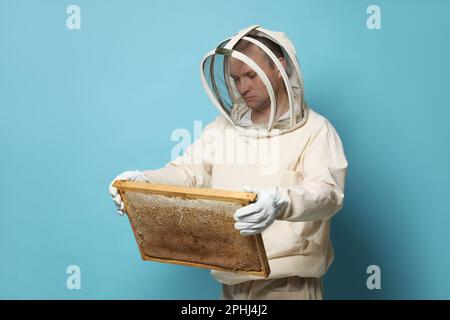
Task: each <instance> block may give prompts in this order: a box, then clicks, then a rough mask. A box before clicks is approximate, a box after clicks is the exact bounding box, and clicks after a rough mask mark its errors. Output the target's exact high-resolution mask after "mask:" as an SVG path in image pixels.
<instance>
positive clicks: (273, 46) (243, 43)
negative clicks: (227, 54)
mask: <svg viewBox="0 0 450 320" xmlns="http://www.w3.org/2000/svg"><path fill="white" fill-rule="evenodd" d="M248 37H249V38H253V39H255V40H258V41H259V42H261V43H263V44H264V45H265V46H266V47H267V48H269V50H270V51H272V53H273V54H274V55H275V57H277V58H284V53H283V49H281V46H280V45H279V44H277V43H275V42H273V41H272V40H270V39H268V38H265V37H260V36H251V35H248ZM251 45H253V46H256V45H255V44H254V43H252V42H250V41H247V40H245V39H241V40H239V41H238V42H237V43H236V45H235V46H234V48H233V49H235V50H238V51H241V52H244V51H245V50H247V49H248V48H249V47H250V46H251ZM257 48H258V49H260V48H259V47H258V46H257ZM260 50H261V49H260ZM261 51H262V50H261ZM263 53H264V58H265V59H266V60H267V61H268V62H269V64H270V66H271V67H272V68H273V67H274V66H275V64H274V62H273V61H272V59H271V58H270V57H269V56H268V55H267V54H266V53H265V52H264V51H263Z"/></svg>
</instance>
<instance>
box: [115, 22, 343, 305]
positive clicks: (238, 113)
mask: <svg viewBox="0 0 450 320" xmlns="http://www.w3.org/2000/svg"><path fill="white" fill-rule="evenodd" d="M201 79H202V82H203V85H204V87H205V90H206V92H207V94H208V96H209V97H210V98H211V100H212V102H213V103H214V105H215V106H216V107H217V108H218V110H219V111H220V115H219V116H218V117H217V118H216V119H215V120H214V121H213V122H211V123H210V124H208V125H207V126H206V127H205V129H204V130H203V132H202V134H201V136H200V137H199V138H198V139H197V140H196V141H195V142H194V143H193V144H192V145H190V146H189V147H187V148H186V150H185V151H184V153H183V155H182V156H180V157H178V158H176V159H174V160H172V161H170V162H169V163H167V165H166V166H165V167H163V168H161V169H158V170H146V171H126V172H124V173H122V174H121V175H119V176H118V177H116V178H115V179H114V180H116V179H118V180H130V181H139V182H151V183H166V184H177V185H183V186H190V187H200V188H215V189H228V190H237V191H242V190H244V191H248V192H255V193H257V200H256V202H255V203H252V204H249V205H247V206H245V207H243V208H240V209H239V210H237V211H236V213H235V215H234V218H235V220H236V223H235V228H236V229H238V230H239V231H240V233H241V234H242V235H243V236H246V235H253V234H258V233H262V237H263V240H264V245H265V248H266V253H267V257H268V261H269V266H270V270H271V273H270V276H269V278H268V279H263V278H260V277H258V276H254V275H243V274H237V273H233V272H224V271H216V270H212V271H211V273H212V275H213V277H214V278H216V279H217V280H218V281H219V282H221V283H222V298H223V299H322V297H323V286H322V276H323V275H324V274H325V273H326V271H327V270H328V268H329V266H330V264H331V262H332V261H333V258H334V252H333V247H332V244H331V241H330V236H329V232H330V224H331V218H332V217H333V216H334V215H335V214H336V213H337V212H338V211H339V210H340V209H341V208H342V206H343V200H344V184H345V177H346V172H347V160H346V157H345V154H344V150H343V146H342V143H341V140H340V138H339V136H338V134H337V132H336V130H335V129H334V127H333V126H332V125H331V123H330V122H329V121H328V120H327V119H326V118H325V117H324V116H322V115H320V114H318V113H317V112H315V111H313V110H312V109H311V108H309V107H308V105H307V104H306V102H305V100H304V91H303V79H302V74H301V70H300V66H299V63H298V61H297V56H296V51H295V48H294V46H293V44H292V42H291V41H290V40H289V39H288V38H287V37H286V35H285V34H284V33H282V32H275V31H271V30H267V29H264V28H262V27H260V26H250V27H248V28H245V29H243V30H241V31H239V32H238V33H236V34H235V35H234V36H233V37H231V38H229V39H226V40H225V41H223V42H222V43H221V44H220V45H219V46H218V47H217V48H216V49H214V50H212V51H211V52H209V53H208V54H207V55H206V56H205V57H204V59H203V60H202V62H201ZM110 192H111V195H112V197H113V199H114V202H115V203H116V205H117V206H118V209H119V213H121V214H123V213H124V210H125V208H124V205H123V202H122V201H121V199H120V195H119V194H118V192H117V189H116V188H114V187H111V186H110Z"/></svg>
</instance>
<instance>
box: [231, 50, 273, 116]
mask: <svg viewBox="0 0 450 320" xmlns="http://www.w3.org/2000/svg"><path fill="white" fill-rule="evenodd" d="M244 54H245V55H247V56H248V57H249V58H250V59H252V60H253V61H254V62H255V63H256V64H257V65H258V66H259V67H260V68H261V69H262V70H263V71H264V73H265V74H266V75H267V77H268V78H269V80H270V82H271V84H272V87H273V89H274V91H275V94H276V93H277V91H278V89H279V88H280V78H279V77H278V71H277V67H276V66H273V67H272V66H271V65H270V64H269V62H268V61H267V60H266V59H265V57H264V53H263V52H262V51H261V50H260V49H259V48H258V47H256V46H250V47H249V48H248V49H247V50H246V51H245V52H244ZM229 63H230V76H231V77H232V78H233V80H234V84H235V85H236V88H237V90H238V91H239V93H240V95H241V96H242V98H244V100H245V102H246V103H247V105H248V107H249V108H251V109H256V110H262V109H264V108H266V107H269V106H270V97H269V92H268V91H267V89H266V86H265V85H264V83H263V82H262V80H261V78H260V77H259V76H258V75H257V73H256V72H255V71H254V70H253V69H252V68H250V67H249V66H248V65H246V64H245V63H243V62H242V61H240V60H238V59H235V58H232V57H231V58H230V60H229Z"/></svg>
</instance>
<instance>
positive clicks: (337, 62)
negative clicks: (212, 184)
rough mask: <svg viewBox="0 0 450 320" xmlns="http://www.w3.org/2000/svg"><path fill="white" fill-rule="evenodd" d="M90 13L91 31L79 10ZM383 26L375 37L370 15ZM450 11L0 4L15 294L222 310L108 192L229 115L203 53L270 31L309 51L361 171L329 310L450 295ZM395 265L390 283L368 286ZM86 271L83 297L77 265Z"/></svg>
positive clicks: (1, 189)
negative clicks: (178, 136)
mask: <svg viewBox="0 0 450 320" xmlns="http://www.w3.org/2000/svg"><path fill="white" fill-rule="evenodd" d="M71 4H76V5H78V6H80V8H81V29H80V30H69V29H68V28H67V27H66V20H67V18H68V14H67V13H66V8H67V7H68V6H69V5H71ZM371 4H376V5H378V6H380V8H381V23H382V29H381V30H369V29H368V28H367V27H366V19H367V17H368V14H367V13H366V9H367V7H368V6H369V5H371ZM449 11H450V2H448V1H444V0H442V1H439V0H434V1H425V0H421V1H418V0H417V1H406V0H397V1H384V0H377V1H366V0H351V1H325V0H303V1H299V0H295V1H294V0H292V1H261V0H258V1H256V0H254V1H242V0H240V1H239V0H229V1H206V0H205V1H181V0H179V1H100V0H97V1H81V0H79V1H75V0H74V1H55V0H52V1H51V0H46V1H43V0H41V1H17V0H10V1H6V0H1V1H0V146H1V154H0V155H1V158H0V200H1V201H0V204H1V205H0V298H3V299H12V298H19V299H29V298H38V299H46V298H58V299H82V298H83V299H93V298H100V299H109V298H113V299H120V298H123V299H217V298H219V297H220V286H219V284H218V283H217V282H216V281H215V280H214V279H213V278H212V277H211V276H210V275H209V271H208V270H203V269H195V268H189V267H183V266H173V265H166V264H160V263H152V262H143V261H142V260H141V258H140V255H139V251H138V249H137V246H136V243H135V240H134V238H133V235H132V232H131V228H130V225H129V222H128V220H127V218H126V217H119V216H118V215H117V214H116V211H115V209H114V205H113V203H112V201H111V198H110V196H109V193H108V190H107V189H108V184H109V182H110V181H111V179H112V178H114V177H115V176H116V175H117V174H119V173H120V172H122V171H124V170H130V169H154V168H159V167H161V166H163V165H164V164H165V163H166V162H167V161H169V160H170V153H171V149H172V148H173V146H174V145H175V144H176V143H177V142H174V141H171V139H170V137H171V133H172V132H173V130H175V129H176V128H186V129H188V130H190V131H191V132H192V131H193V123H194V121H195V120H201V121H203V123H204V124H206V123H208V122H209V121H211V120H212V119H213V118H214V117H215V116H216V115H217V114H218V113H217V111H216V110H215V108H214V107H213V105H212V104H211V102H210V101H209V99H208V98H207V96H206V94H205V92H204V90H203V88H202V86H201V83H200V79H199V62H200V59H201V58H202V57H203V55H204V54H205V53H206V52H208V51H209V50H211V49H213V48H214V47H215V46H216V45H217V44H218V43H219V42H220V41H221V40H223V39H225V38H226V37H228V36H231V35H232V34H234V33H235V32H236V31H238V30H240V29H242V28H244V27H246V26H249V25H252V24H260V25H262V26H263V27H265V28H268V29H272V30H277V31H284V32H285V33H286V34H287V35H288V36H289V37H290V38H291V39H292V41H293V42H294V44H295V46H296V49H297V52H298V56H299V61H300V63H301V65H302V69H303V72H304V79H305V94H306V98H307V101H308V103H309V104H310V106H311V107H312V108H313V109H315V110H316V111H317V112H319V113H321V114H323V115H324V116H326V117H327V118H328V119H329V120H330V121H331V122H332V123H333V125H334V126H335V127H336V129H337V131H338V132H339V134H340V136H341V138H342V141H343V143H344V146H345V151H346V155H347V157H348V161H349V172H348V177H347V186H346V201H345V207H344V209H343V210H342V211H341V212H340V213H339V214H338V215H337V216H336V217H335V218H334V224H333V228H332V238H333V243H334V246H335V250H336V258H335V262H334V264H333V265H332V267H331V268H330V270H329V272H328V273H327V275H326V277H325V298H327V299H346V298H359V299H418V298H425V299H432V298H437V299H444V298H445V299H449V298H450V276H449V270H450V249H449V245H450V232H449V226H450V210H449V202H448V201H449V199H450V187H449V183H450V172H449V169H448V168H449V157H450V150H449V149H450V142H449V139H450V125H449V118H450V111H449V110H450V109H449V107H450V104H449V99H448V95H449V93H448V92H449V88H450V63H449V58H448V57H450V45H449V41H448V36H449V34H450V32H449V31H450V18H449V17H448V12H449ZM372 264H375V265H378V266H380V268H381V286H382V287H381V290H369V289H368V288H367V286H366V279H367V278H368V276H369V275H368V274H367V273H366V269H367V267H368V266H369V265H372ZM69 265H78V266H80V268H81V286H82V288H81V290H68V289H67V288H66V279H67V277H68V275H67V274H66V268H67V266H69Z"/></svg>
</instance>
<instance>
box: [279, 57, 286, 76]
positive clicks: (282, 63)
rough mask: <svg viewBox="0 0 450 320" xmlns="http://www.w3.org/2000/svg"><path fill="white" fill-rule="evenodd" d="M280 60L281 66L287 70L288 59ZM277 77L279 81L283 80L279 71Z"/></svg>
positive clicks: (280, 58)
mask: <svg viewBox="0 0 450 320" xmlns="http://www.w3.org/2000/svg"><path fill="white" fill-rule="evenodd" d="M278 60H279V61H280V63H281V65H282V66H283V68H284V70H286V59H284V58H283V57H279V58H278ZM277 77H278V78H279V79H281V78H283V77H282V76H281V72H280V71H279V70H278V71H277Z"/></svg>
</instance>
